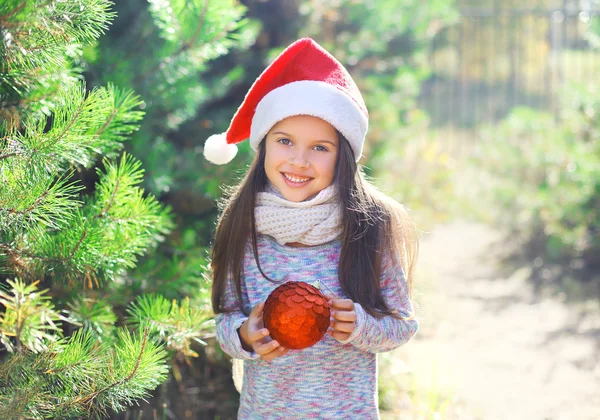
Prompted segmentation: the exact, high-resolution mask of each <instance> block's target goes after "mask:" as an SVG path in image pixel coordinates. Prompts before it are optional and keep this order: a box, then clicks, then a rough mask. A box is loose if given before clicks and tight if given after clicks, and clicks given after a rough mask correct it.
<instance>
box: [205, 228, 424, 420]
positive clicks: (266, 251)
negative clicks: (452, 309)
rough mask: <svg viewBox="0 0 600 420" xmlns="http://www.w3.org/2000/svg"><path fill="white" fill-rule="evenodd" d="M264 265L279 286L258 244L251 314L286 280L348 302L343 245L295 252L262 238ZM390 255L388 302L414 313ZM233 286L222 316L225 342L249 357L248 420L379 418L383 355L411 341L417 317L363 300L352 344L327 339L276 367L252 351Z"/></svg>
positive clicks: (244, 404) (243, 409) (246, 296)
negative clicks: (383, 310) (367, 305)
mask: <svg viewBox="0 0 600 420" xmlns="http://www.w3.org/2000/svg"><path fill="white" fill-rule="evenodd" d="M258 251H259V258H260V264H261V267H262V269H263V271H264V272H265V274H266V275H267V276H269V277H270V278H272V279H276V280H278V283H271V282H270V281H268V280H266V279H265V278H263V277H262V275H261V274H260V272H259V270H258V268H257V266H256V262H255V261H254V255H253V253H252V252H251V248H250V245H248V247H247V249H246V255H245V259H244V276H243V279H244V282H243V284H242V294H243V305H244V307H245V309H246V311H247V312H250V310H251V309H252V307H253V306H254V305H256V304H257V303H260V302H262V301H264V300H266V298H267V296H268V295H269V293H271V291H272V290H273V289H275V288H276V287H277V286H278V285H279V284H281V282H284V281H305V282H314V281H316V280H320V282H321V283H322V284H323V283H324V284H325V286H326V287H323V289H324V291H325V293H327V292H328V289H329V290H331V291H332V292H334V293H335V294H336V295H338V296H340V297H342V298H346V297H347V296H345V295H344V294H343V292H342V290H341V288H340V284H339V281H338V277H337V265H338V261H339V257H340V251H341V243H340V241H339V240H335V241H332V242H329V243H326V244H322V245H317V246H313V247H302V248H295V247H288V246H283V245H280V244H278V243H277V242H276V241H275V240H274V239H273V238H271V237H270V236H265V235H260V234H259V235H258ZM389 261H390V259H389V258H384V262H383V267H382V277H381V289H382V293H383V296H384V299H385V301H386V303H387V304H388V305H389V306H390V307H391V308H394V309H397V310H398V311H399V312H400V314H402V315H405V316H406V315H408V314H409V313H412V305H411V302H410V300H409V298H408V295H407V290H406V282H405V279H404V275H403V272H402V269H401V268H400V267H394V266H392V265H391V264H390V262H389ZM233 290H234V289H233V287H232V286H231V285H229V287H228V288H227V290H226V293H225V296H224V304H225V308H226V310H227V312H226V313H221V314H218V315H217V316H216V324H217V340H218V342H219V344H220V345H221V348H222V349H223V350H224V351H225V352H226V353H227V354H229V355H230V356H232V357H234V358H238V359H243V360H245V362H244V365H245V367H244V385H243V388H242V392H241V396H240V408H239V411H238V418H240V419H309V418H313V419H314V418H318V419H334V418H335V419H378V418H379V411H378V404H377V356H376V353H378V352H384V351H390V350H393V349H395V348H397V347H399V346H401V345H403V344H404V343H406V342H408V341H409V340H410V339H411V337H412V336H414V335H415V333H416V332H417V330H418V322H417V321H416V320H409V321H402V320H398V319H396V318H393V317H383V318H380V319H377V318H374V317H372V316H370V315H369V314H367V313H366V312H365V311H364V310H363V309H362V307H361V306H360V304H357V303H355V305H356V313H357V321H356V329H355V330H354V332H353V333H352V335H351V336H350V337H349V338H348V340H346V341H345V342H344V343H341V342H339V341H337V340H335V339H334V338H333V337H331V336H330V335H329V334H326V335H325V337H324V338H323V339H322V340H321V341H319V342H318V343H317V344H315V345H314V346H312V347H309V348H307V349H303V350H290V351H289V353H288V354H286V355H284V356H281V357H278V358H276V359H274V360H273V361H272V362H270V363H268V362H265V361H263V360H261V359H260V358H259V356H258V355H257V354H256V353H254V352H247V351H245V350H244V349H243V348H242V346H241V343H240V339H239V336H238V333H237V329H238V328H239V327H240V326H241V325H242V323H243V322H244V321H245V320H246V319H247V317H246V316H245V315H244V314H243V312H242V311H241V310H240V307H239V305H238V303H237V299H236V298H235V294H234V293H233Z"/></svg>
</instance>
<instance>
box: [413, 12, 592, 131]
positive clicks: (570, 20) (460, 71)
mask: <svg viewBox="0 0 600 420" xmlns="http://www.w3.org/2000/svg"><path fill="white" fill-rule="evenodd" d="M459 3H460V2H459ZM463 3H464V2H463ZM502 3H503V2H501V1H499V0H495V1H494V2H493V5H492V6H491V7H472V6H467V5H464V4H459V10H460V18H459V20H458V21H457V22H456V24H454V25H453V26H451V27H449V28H447V29H446V30H444V31H442V32H440V33H439V34H438V35H437V36H436V37H435V38H434V41H433V43H432V45H431V50H430V52H429V60H430V64H431V67H432V69H433V73H432V76H431V77H430V78H429V80H428V81H427V82H426V83H425V84H424V86H423V90H422V92H421V96H420V104H421V106H422V107H424V108H425V109H426V110H427V111H428V113H429V115H430V116H431V119H432V125H433V126H437V127H439V126H445V125H448V124H450V125H453V126H456V127H465V128H467V127H473V126H476V125H478V124H480V123H483V122H494V121H498V120H501V119H502V118H504V117H505V116H506V115H507V113H509V112H510V110H511V109H512V108H513V107H515V106H520V105H521V106H529V107H532V108H537V109H545V110H550V111H553V112H555V113H557V112H558V109H559V107H558V98H559V95H560V92H561V89H562V88H563V87H564V86H566V85H567V84H568V83H571V82H575V83H577V82H585V81H586V80H587V81H589V80H598V78H599V77H600V71H599V70H600V58H599V57H600V51H595V50H594V49H593V48H592V42H593V39H592V37H593V34H592V32H591V31H590V28H591V25H592V24H593V22H594V21H595V19H600V4H599V3H600V1H590V0H588V1H585V0H584V1H568V0H561V1H560V3H562V4H560V7H545V8H535V9H526V8H502V7H501V4H502ZM545 3H551V2H550V1H548V2H545Z"/></svg>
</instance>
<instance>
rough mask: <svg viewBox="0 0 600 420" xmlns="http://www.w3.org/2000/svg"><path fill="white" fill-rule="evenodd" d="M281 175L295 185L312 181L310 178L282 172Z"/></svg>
mask: <svg viewBox="0 0 600 420" xmlns="http://www.w3.org/2000/svg"><path fill="white" fill-rule="evenodd" d="M281 175H283V177H284V178H285V179H286V180H287V181H289V182H293V183H294V184H305V183H307V182H308V181H310V180H311V179H312V178H310V177H300V176H294V175H288V174H286V173H285V172H281Z"/></svg>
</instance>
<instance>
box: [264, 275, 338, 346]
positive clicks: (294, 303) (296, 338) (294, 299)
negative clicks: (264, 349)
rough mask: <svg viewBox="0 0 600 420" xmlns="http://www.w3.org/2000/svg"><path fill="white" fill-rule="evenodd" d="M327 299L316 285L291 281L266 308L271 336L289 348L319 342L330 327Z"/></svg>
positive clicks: (277, 292)
mask: <svg viewBox="0 0 600 420" xmlns="http://www.w3.org/2000/svg"><path fill="white" fill-rule="evenodd" d="M329 316H330V312H329V304H328V303H327V298H326V297H325V296H323V294H322V293H321V292H320V291H319V289H317V288H316V287H314V286H311V285H310V284H308V283H304V282H302V281H290V282H287V283H284V284H282V285H281V286H279V287H277V288H276V289H275V290H273V291H272V292H271V294H270V295H269V297H268V298H267V300H266V302H265V307H264V309H263V320H264V323H265V327H266V328H267V329H268V330H269V332H270V334H271V337H273V339H275V340H277V341H278V342H279V343H280V344H281V345H282V346H283V347H285V348H288V349H296V350H299V349H305V348H307V347H310V346H312V345H314V344H315V343H317V342H318V341H319V340H320V339H321V338H323V336H324V335H325V333H326V332H327V329H328V328H329Z"/></svg>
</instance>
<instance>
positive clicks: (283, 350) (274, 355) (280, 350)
mask: <svg viewBox="0 0 600 420" xmlns="http://www.w3.org/2000/svg"><path fill="white" fill-rule="evenodd" d="M289 351H290V350H289V349H286V348H285V347H283V346H279V347H278V348H277V349H275V350H273V351H272V352H271V353H267V354H265V355H263V356H261V358H262V359H263V360H265V361H267V362H270V361H272V360H273V359H276V358H278V357H281V356H285V355H286V354H288V352H289Z"/></svg>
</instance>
